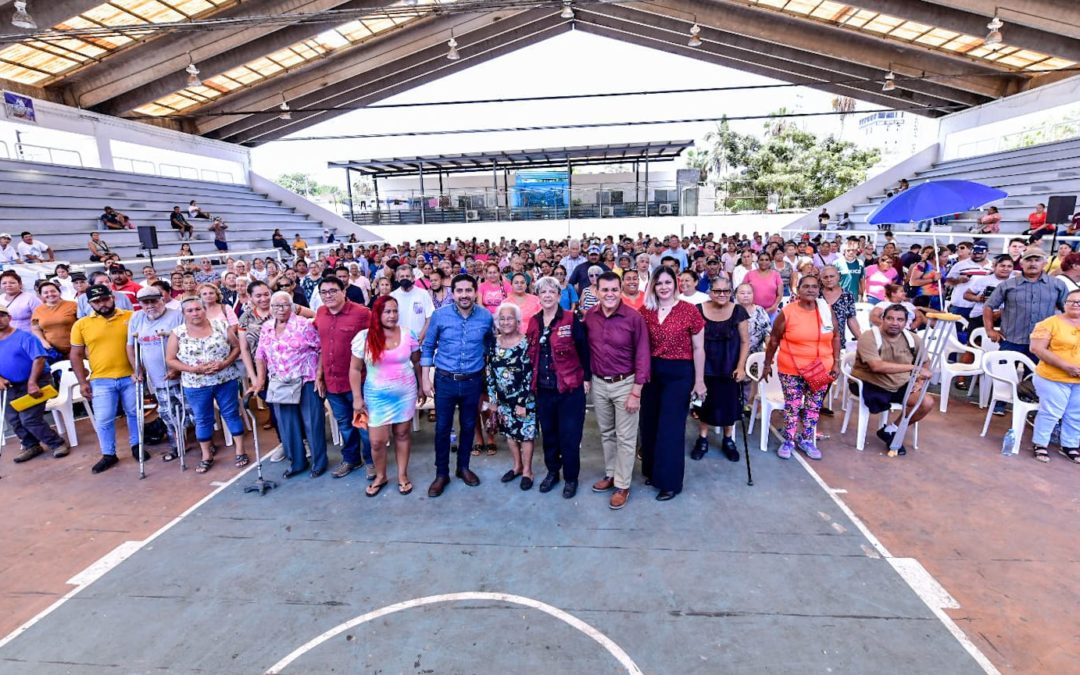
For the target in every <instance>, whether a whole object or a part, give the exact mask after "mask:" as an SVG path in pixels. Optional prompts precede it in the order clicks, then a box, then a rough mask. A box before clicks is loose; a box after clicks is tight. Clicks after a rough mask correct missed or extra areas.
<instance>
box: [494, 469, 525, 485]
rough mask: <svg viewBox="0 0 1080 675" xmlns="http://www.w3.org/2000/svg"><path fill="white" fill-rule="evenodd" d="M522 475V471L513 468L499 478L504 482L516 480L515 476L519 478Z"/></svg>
mask: <svg viewBox="0 0 1080 675" xmlns="http://www.w3.org/2000/svg"><path fill="white" fill-rule="evenodd" d="M520 475H521V472H520V471H514V470H513V469H510V470H509V471H507V472H506V473H504V474H503V475H502V478H500V479H499V480H500V481H501V482H503V483H509V482H510V481H512V480H514V479H515V478H517V477H518V476H520Z"/></svg>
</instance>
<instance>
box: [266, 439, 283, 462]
mask: <svg viewBox="0 0 1080 675" xmlns="http://www.w3.org/2000/svg"><path fill="white" fill-rule="evenodd" d="M284 460H285V446H284V445H282V444H281V443H278V444H277V447H276V448H274V449H273V450H271V451H270V461H271V462H281V461H284Z"/></svg>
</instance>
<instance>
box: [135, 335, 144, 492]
mask: <svg viewBox="0 0 1080 675" xmlns="http://www.w3.org/2000/svg"><path fill="white" fill-rule="evenodd" d="M142 365H143V363H142V343H141V342H139V334H138V333H135V377H136V379H135V410H136V412H137V414H138V417H137V418H136V423H135V424H136V427H137V429H138V436H139V480H142V479H144V478H146V448H145V447H143V440H144V439H143V426H144V425H143V413H144V411H143V394H144V393H145V392H144V387H145V381H146V373H144V372H143V370H142Z"/></svg>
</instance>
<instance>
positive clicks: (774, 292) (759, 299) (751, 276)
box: [743, 253, 784, 318]
mask: <svg viewBox="0 0 1080 675" xmlns="http://www.w3.org/2000/svg"><path fill="white" fill-rule="evenodd" d="M743 283H746V284H750V286H751V288H753V289H754V304H755V305H759V306H761V307H764V308H765V311H766V312H768V313H769V318H773V316H774V315H775V314H776V310H777V308H778V307H780V300H781V299H783V297H784V280H783V279H782V278H781V277H780V273H779V272H777V271H776V270H775V269H774V268H773V263H772V256H770V255H769V254H768V253H761V254H759V255H758V257H757V268H756V269H752V270H750V271H749V272H747V273H746V276H745V277H743Z"/></svg>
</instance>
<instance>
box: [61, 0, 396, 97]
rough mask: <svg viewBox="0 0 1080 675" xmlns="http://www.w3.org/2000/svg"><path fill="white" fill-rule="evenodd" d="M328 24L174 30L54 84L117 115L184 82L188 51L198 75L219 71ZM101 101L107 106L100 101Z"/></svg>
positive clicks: (333, 4) (250, 11) (302, 6)
mask: <svg viewBox="0 0 1080 675" xmlns="http://www.w3.org/2000/svg"><path fill="white" fill-rule="evenodd" d="M345 4H347V5H349V7H348V8H353V7H372V6H377V5H378V4H379V2H378V0H352V1H351V2H346V0H267V1H266V2H260V3H243V4H240V5H237V6H235V7H231V8H229V9H227V10H224V11H222V12H220V13H218V14H216V15H215V18H240V17H247V16H264V15H276V16H282V15H286V14H315V13H318V12H323V11H326V10H328V9H345V8H346V7H341V5H345ZM328 27H329V25H328V24H301V25H294V26H281V25H280V24H278V25H270V26H260V25H250V26H246V27H244V28H241V29H239V30H232V31H227V30H208V31H194V32H177V33H173V34H172V35H170V36H169V39H168V40H158V41H157V43H156V44H155V45H154V47H153V48H152V49H131V50H121V52H120V53H118V54H116V55H115V56H112V57H109V58H107V59H105V60H104V61H103V62H101V63H98V64H95V65H93V66H89V67H87V68H84V69H82V70H80V71H78V72H77V73H74V74H72V75H69V76H68V77H66V78H64V80H63V81H62V82H60V83H59V84H58V86H63V87H64V88H65V89H66V90H67V95H68V97H69V100H72V101H75V102H77V104H78V105H79V106H80V107H83V108H95V109H96V110H97V111H98V112H102V113H105V114H107V115H119V114H121V113H124V112H127V111H129V110H132V109H134V108H137V107H139V106H140V105H144V104H146V103H149V102H151V101H154V100H156V99H158V98H161V97H162V96H166V95H168V94H171V93H173V92H175V91H179V90H180V89H183V88H184V87H185V86H187V75H186V73H184V68H186V67H187V65H188V63H189V61H188V54H190V55H191V58H192V59H194V61H195V63H197V64H198V66H199V70H200V71H201V74H202V77H203V78H207V77H212V76H214V75H220V74H221V73H224V72H225V71H227V70H230V69H232V68H235V67H236V66H239V65H241V64H244V63H247V62H248V61H251V60H253V59H256V58H258V57H260V56H265V55H266V54H271V53H273V52H275V51H277V50H279V49H282V48H284V47H287V46H288V45H291V44H293V43H295V42H299V41H300V40H306V39H307V38H310V37H311V36H313V35H317V34H318V33H320V32H322V31H324V30H326V29H327V28H328ZM102 103H106V105H101V104H102Z"/></svg>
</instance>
